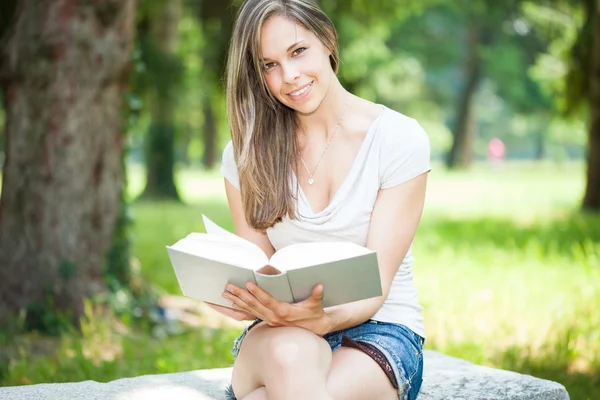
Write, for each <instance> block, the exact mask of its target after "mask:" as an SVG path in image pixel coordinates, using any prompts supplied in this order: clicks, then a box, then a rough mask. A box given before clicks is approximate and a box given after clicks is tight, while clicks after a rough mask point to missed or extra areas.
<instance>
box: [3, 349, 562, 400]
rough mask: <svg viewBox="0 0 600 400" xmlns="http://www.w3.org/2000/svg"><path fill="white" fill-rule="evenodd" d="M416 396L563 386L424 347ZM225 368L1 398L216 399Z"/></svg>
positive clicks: (441, 399) (551, 397)
mask: <svg viewBox="0 0 600 400" xmlns="http://www.w3.org/2000/svg"><path fill="white" fill-rule="evenodd" d="M424 357H425V373H424V377H423V387H422V389H421V394H420V395H419V400H449V399H452V400H484V399H485V400H526V399H527V400H567V399H569V395H568V394H567V391H566V390H565V388H564V386H563V385H561V384H558V383H555V382H551V381H547V380H543V379H538V378H534V377H532V376H529V375H522V374H518V373H515V372H509V371H503V370H498V369H494V368H488V367H482V366H479V365H475V364H471V363H469V362H466V361H464V360H460V359H458V358H454V357H449V356H446V355H443V354H440V353H438V352H434V351H429V350H426V351H425V356H424ZM230 378H231V368H221V369H212V370H200V371H191V372H180V373H174V374H164V375H146V376H140V377H137V378H125V379H118V380H116V381H112V382H108V383H98V382H94V381H84V382H79V383H62V384H60V383H57V384H40V385H29V386H15V387H0V399H2V400H25V399H27V400H51V399H52V400H59V399H60V400H62V399H64V400H67V399H68V400H71V399H78V400H90V399H98V400H159V399H161V400H162V399H168V400H222V399H224V396H223V389H224V388H225V386H226V385H227V383H228V382H229V380H230Z"/></svg>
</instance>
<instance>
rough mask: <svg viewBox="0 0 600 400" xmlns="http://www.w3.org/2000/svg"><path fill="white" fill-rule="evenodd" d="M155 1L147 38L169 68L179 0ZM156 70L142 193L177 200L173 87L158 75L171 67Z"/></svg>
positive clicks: (176, 37)
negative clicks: (155, 5) (144, 181)
mask: <svg viewBox="0 0 600 400" xmlns="http://www.w3.org/2000/svg"><path fill="white" fill-rule="evenodd" d="M156 4H157V9H156V10H155V11H154V12H153V13H152V15H151V16H150V38H151V39H150V40H151V41H152V44H153V45H154V46H156V50H158V52H159V54H155V55H154V57H157V56H158V57H161V58H163V60H162V61H161V62H162V63H164V64H161V67H162V68H165V67H166V68H167V69H168V68H170V67H173V66H174V65H175V64H176V63H177V62H176V61H175V58H176V57H175V55H174V53H175V50H176V48H177V39H178V31H177V29H178V24H179V19H180V14H181V2H180V0H169V1H163V2H160V3H156ZM171 63H173V64H171ZM165 64H166V65H165ZM175 68H177V67H175ZM157 72H159V73H158V76H156V77H155V78H156V82H155V85H156V90H154V91H153V94H152V95H151V99H150V112H151V114H152V123H151V124H150V129H149V131H148V137H147V142H146V146H147V147H146V188H145V189H144V193H143V194H142V197H144V198H152V199H173V200H179V194H178V193H177V187H176V185H175V178H174V172H175V171H174V169H175V132H176V127H175V110H176V101H177V97H176V95H177V93H176V87H175V82H174V79H173V77H172V76H164V75H163V76H160V75H161V74H171V72H172V71H165V70H162V71H157ZM176 73H177V72H173V74H176Z"/></svg>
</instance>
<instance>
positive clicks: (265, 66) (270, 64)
mask: <svg viewBox="0 0 600 400" xmlns="http://www.w3.org/2000/svg"><path fill="white" fill-rule="evenodd" d="M275 65H276V64H275V63H274V62H270V63H266V64H265V65H264V66H263V68H264V70H265V71H268V70H270V69H271V68H273V67H275Z"/></svg>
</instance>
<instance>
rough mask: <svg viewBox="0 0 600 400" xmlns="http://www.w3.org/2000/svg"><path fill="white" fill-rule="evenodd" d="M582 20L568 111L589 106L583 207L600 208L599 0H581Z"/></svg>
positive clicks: (569, 85)
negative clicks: (583, 105) (581, 106)
mask: <svg viewBox="0 0 600 400" xmlns="http://www.w3.org/2000/svg"><path fill="white" fill-rule="evenodd" d="M579 2H580V3H581V6H582V9H583V12H584V23H583V26H582V27H581V29H580V31H579V35H578V36H577V40H576V41H575V44H574V45H573V48H572V50H571V60H570V63H569V67H570V68H569V73H568V75H567V85H566V88H567V113H571V112H574V111H575V110H576V109H577V107H578V106H580V105H582V104H585V105H587V106H588V108H589V113H590V122H589V128H588V154H587V182H586V188H585V194H584V197H583V204H582V206H583V208H584V209H586V210H590V211H595V212H599V211H600V0H580V1H579Z"/></svg>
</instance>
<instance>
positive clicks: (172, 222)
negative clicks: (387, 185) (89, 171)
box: [0, 163, 600, 399]
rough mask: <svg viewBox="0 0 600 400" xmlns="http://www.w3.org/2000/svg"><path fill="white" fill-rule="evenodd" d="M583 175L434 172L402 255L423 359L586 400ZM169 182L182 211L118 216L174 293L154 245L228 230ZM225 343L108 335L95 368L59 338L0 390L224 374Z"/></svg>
mask: <svg viewBox="0 0 600 400" xmlns="http://www.w3.org/2000/svg"><path fill="white" fill-rule="evenodd" d="M583 172H584V169H583V165H582V164H579V163H573V164H565V165H560V166H559V165H553V164H535V163H510V164H507V165H505V166H504V167H503V168H501V169H497V170H494V169H491V168H489V167H487V166H485V165H479V166H477V167H476V168H475V169H473V170H472V171H469V172H464V171H463V172H447V171H445V170H444V169H443V168H442V167H441V166H439V165H434V170H433V172H432V173H431V174H430V178H429V179H430V183H429V190H428V199H427V205H426V211H425V214H424V216H423V221H422V224H421V227H420V228H419V232H418V234H417V238H416V240H415V244H414V255H415V258H416V261H415V265H414V270H415V276H416V279H415V284H416V285H417V287H418V289H419V293H420V299H421V302H422V304H423V305H424V307H425V310H424V316H425V320H426V328H427V343H426V347H427V348H429V349H436V350H440V351H443V352H445V353H448V354H451V355H455V356H458V357H461V358H465V359H467V360H471V361H473V362H476V363H480V364H485V365H490V366H494V367H498V368H505V369H510V370H516V371H520V372H523V373H529V374H533V375H535V376H539V377H543V378H547V379H551V380H555V381H559V382H561V383H563V384H565V385H566V386H567V388H568V390H569V392H570V395H571V398H572V399H587V398H589V399H593V398H596V397H594V396H597V394H598V393H600V378H599V377H600V217H599V216H594V217H593V216H591V215H582V214H580V213H578V212H577V209H578V207H579V203H580V198H581V195H582V192H583V183H584V181H583V177H584V174H583ZM177 178H178V184H179V188H180V193H181V197H182V199H183V200H184V202H185V203H175V202H161V203H155V202H134V203H133V204H132V206H131V209H132V213H133V216H134V220H135V225H134V227H133V237H134V244H133V251H134V254H135V256H136V257H137V258H138V259H139V262H140V265H141V272H142V275H143V276H145V277H146V278H147V279H148V280H150V281H152V282H153V283H155V284H156V285H158V286H159V287H160V288H161V289H162V290H164V291H165V292H169V293H174V294H179V288H178V285H177V282H176V280H175V276H174V274H173V271H172V268H171V266H170V263H169V261H168V257H167V254H166V251H165V245H168V244H172V243H174V242H175V241H176V240H177V239H179V238H181V237H182V236H184V235H186V234H187V233H189V232H190V231H202V230H203V226H202V222H201V214H206V215H208V216H210V217H211V218H212V219H214V220H215V221H216V222H217V223H219V224H221V225H223V226H225V227H227V228H229V229H231V218H230V216H229V212H228V209H227V205H226V201H225V196H224V192H223V180H222V178H221V177H220V175H219V174H218V173H216V172H203V171H199V170H186V171H180V172H179V173H178V177H177ZM129 183H130V185H129V188H128V189H129V190H128V193H129V195H130V196H131V198H134V197H135V196H136V195H137V194H139V193H140V191H141V190H142V188H143V174H142V171H141V170H140V169H139V168H130V178H129ZM98 323H101V322H98ZM236 333H237V332H236V331H235V330H226V331H222V332H221V333H220V334H219V335H221V336H217V337H216V338H215V339H207V341H205V342H199V337H202V336H201V335H200V334H199V333H188V334H184V335H180V336H176V337H166V338H163V339H159V338H152V337H150V336H149V335H146V336H144V335H141V336H140V333H136V335H134V336H132V335H129V334H128V335H120V336H119V335H117V336H114V337H112V339H110V340H109V342H110V341H112V342H116V343H119V346H120V348H121V350H120V352H118V353H117V355H115V356H114V357H115V359H114V360H113V361H104V362H103V363H102V364H101V366H97V365H95V364H93V363H92V362H91V361H90V358H86V357H85V354H84V353H81V355H80V356H76V357H74V358H73V357H71V359H70V361H69V358H68V354H73V353H72V352H71V353H68V352H67V350H68V348H78V347H77V346H80V347H81V346H83V344H82V343H83V342H85V340H88V342H89V341H90V340H91V339H89V338H88V339H86V338H84V339H73V338H72V337H69V338H65V339H63V342H62V344H61V347H60V350H59V352H58V356H56V355H55V356H52V357H50V356H48V357H50V358H40V359H38V361H35V362H33V361H31V362H29V360H28V362H27V363H26V362H25V361H23V360H24V359H23V358H21V359H18V358H17V359H15V360H13V361H12V362H13V365H12V366H11V367H9V368H8V371H7V373H6V376H5V377H4V379H3V380H2V382H3V383H4V384H21V383H31V382H44V381H56V380H58V379H60V380H80V379H95V380H99V381H106V380H110V379H116V378H118V377H123V376H135V375H140V374H145V373H156V372H165V371H181V370H186V369H194V368H207V367H219V366H226V365H228V363H229V362H230V356H229V346H230V344H231V343H230V339H232V338H233V337H234V336H235V334H236ZM117 338H119V339H118V340H117ZM78 340H79V341H78ZM73 341H75V342H73ZM199 343H203V344H202V345H201V347H202V346H204V348H205V349H206V346H208V347H211V346H212V348H213V349H214V350H213V353H210V355H208V353H207V352H206V351H199V352H198V353H193V349H194V348H195V346H198V345H200V344H199ZM158 348H162V349H164V351H163V350H158ZM144 349H145V350H144ZM76 354H77V353H76ZM157 357H158V358H160V359H161V360H162V361H161V362H160V363H157V362H156V361H155V360H156V359H157ZM92 358H93V357H92ZM96 358H97V357H96ZM49 360H60V362H61V363H63V364H64V368H65V370H66V371H70V372H65V374H62V375H60V376H59V377H53V376H52V375H51V374H50V373H49V372H48V373H46V372H44V371H45V370H44V368H49V363H51V361H49ZM83 360H88V361H83ZM82 363H83V364H85V363H88V364H85V365H86V366H85V367H82V366H81V365H80V364H82ZM106 363H108V364H106ZM111 363H115V364H116V363H118V366H116V365H113V364H111ZM159 364H160V365H159ZM73 366H77V368H74V367H73ZM77 371H79V372H77ZM0 378H1V377H0Z"/></svg>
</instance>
